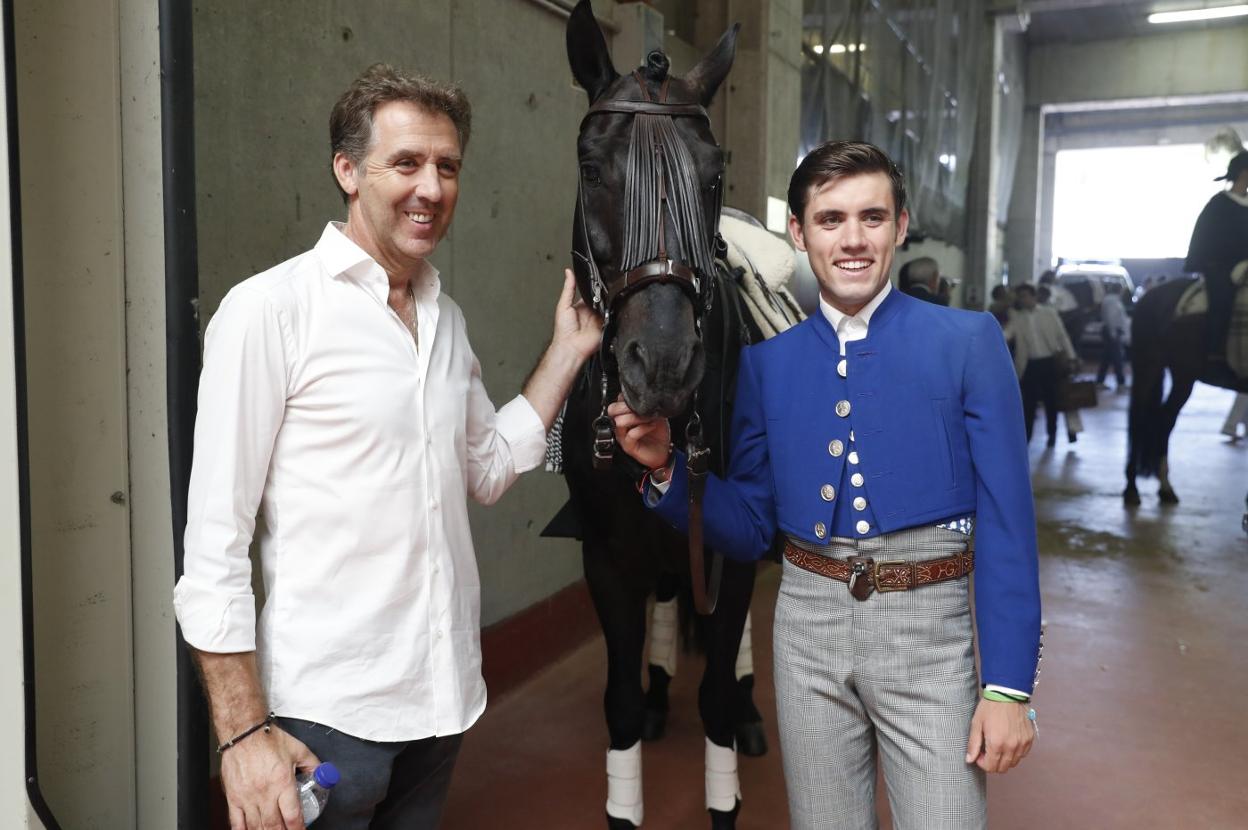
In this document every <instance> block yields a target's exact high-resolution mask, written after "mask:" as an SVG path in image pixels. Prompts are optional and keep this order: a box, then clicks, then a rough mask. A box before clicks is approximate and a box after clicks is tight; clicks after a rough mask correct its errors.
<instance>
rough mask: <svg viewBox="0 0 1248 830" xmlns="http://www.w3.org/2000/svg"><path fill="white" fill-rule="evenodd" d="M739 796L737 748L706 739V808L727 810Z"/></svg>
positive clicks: (734, 804) (734, 803) (739, 782)
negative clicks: (726, 746)
mask: <svg viewBox="0 0 1248 830" xmlns="http://www.w3.org/2000/svg"><path fill="white" fill-rule="evenodd" d="M739 798H741V781H740V779H738V778H737V750H736V748H735V747H733V748H731V749H728V748H725V747H722V746H718V745H716V744H715V743H713V742H712V741H711V739H710V738H707V739H706V809H708V810H719V811H721V812H725V813H726V812H729V811H730V810H732V808H733V807H734V806H736V803H737V800H738V799H739Z"/></svg>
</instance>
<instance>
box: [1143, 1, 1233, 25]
mask: <svg viewBox="0 0 1248 830" xmlns="http://www.w3.org/2000/svg"><path fill="white" fill-rule="evenodd" d="M1246 14H1248V4H1245V3H1240V4H1238V5H1235V6H1214V7H1212V8H1208V9H1187V10H1185V11H1181V12H1154V13H1153V14H1150V15H1149V16H1148V22H1149V23H1193V22H1195V21H1197V20H1220V19H1222V18H1224V17H1241V16H1243V15H1246Z"/></svg>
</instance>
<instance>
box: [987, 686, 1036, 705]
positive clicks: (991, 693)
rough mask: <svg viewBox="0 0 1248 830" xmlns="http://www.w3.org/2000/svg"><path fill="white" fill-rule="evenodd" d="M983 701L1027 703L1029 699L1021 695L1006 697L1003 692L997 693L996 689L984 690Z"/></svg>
mask: <svg viewBox="0 0 1248 830" xmlns="http://www.w3.org/2000/svg"><path fill="white" fill-rule="evenodd" d="M984 700H993V701H996V702H997V703H1029V702H1031V698H1029V697H1024V696H1023V695H1007V694H1006V693H1005V692H998V691H997V690H996V689H984Z"/></svg>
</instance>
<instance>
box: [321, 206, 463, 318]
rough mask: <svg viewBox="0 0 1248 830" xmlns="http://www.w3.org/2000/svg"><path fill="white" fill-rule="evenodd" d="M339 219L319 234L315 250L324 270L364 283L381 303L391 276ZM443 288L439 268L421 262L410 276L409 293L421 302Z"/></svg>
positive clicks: (430, 299)
mask: <svg viewBox="0 0 1248 830" xmlns="http://www.w3.org/2000/svg"><path fill="white" fill-rule="evenodd" d="M345 227H346V225H344V224H343V223H342V222H330V223H328V224H327V225H326V226H325V230H324V231H323V232H322V233H321V238H320V240H318V241H317V243H316V247H315V251H316V255H317V257H318V258H319V259H320V260H321V264H323V265H324V266H325V270H326V271H328V272H329V275H330V276H331V277H348V278H350V279H353V280H356V281H357V282H360V283H363V284H364V285H365V286H367V287H369V288H370V289H372V290H373V291H374V292H375V293H377V292H380V293H379V296H380V297H381V299H382V301H383V302H384V301H385V299H386V297H387V295H388V294H389V291H390V279H389V278H388V277H387V276H386V271H385V269H384V268H382V267H381V266H380V265H378V264H377V261H376V260H374V259H373V258H372V257H371V256H369V254H368V252H367V251H365V250H364V249H363V248H361V247H360V246H359V245H356V244H355V242H353V241H352V240H351V239H350V238H348V237H347V235H346V234H345V233H344V232H343V228H345ZM441 290H442V280H441V278H440V277H439V276H438V269H437V268H434V267H433V266H432V265H430V264H429V261H428V260H422V261H421V267H420V270H419V271H418V272H417V274H416V276H414V277H412V292H413V294H414V295H415V296H416V298H417V299H419V300H421V301H422V302H426V301H434V300H436V299H437V297H438V294H439V293H440V292H441Z"/></svg>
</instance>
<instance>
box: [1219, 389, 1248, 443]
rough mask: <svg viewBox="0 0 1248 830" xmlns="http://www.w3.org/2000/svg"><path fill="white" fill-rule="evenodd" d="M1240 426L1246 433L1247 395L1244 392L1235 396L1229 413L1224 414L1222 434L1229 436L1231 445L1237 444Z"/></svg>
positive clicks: (1247, 430) (1247, 425)
mask: <svg viewBox="0 0 1248 830" xmlns="http://www.w3.org/2000/svg"><path fill="white" fill-rule="evenodd" d="M1240 426H1243V427H1244V430H1245V432H1246V433H1248V393H1244V392H1240V393H1238V394H1236V395H1235V402H1234V403H1232V404H1231V411H1230V412H1228V413H1227V414H1226V423H1224V424H1223V425H1222V434H1223V435H1227V436H1230V439H1231V443H1232V444H1235V443H1238V442H1239V438H1240V435H1239V428H1240Z"/></svg>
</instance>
